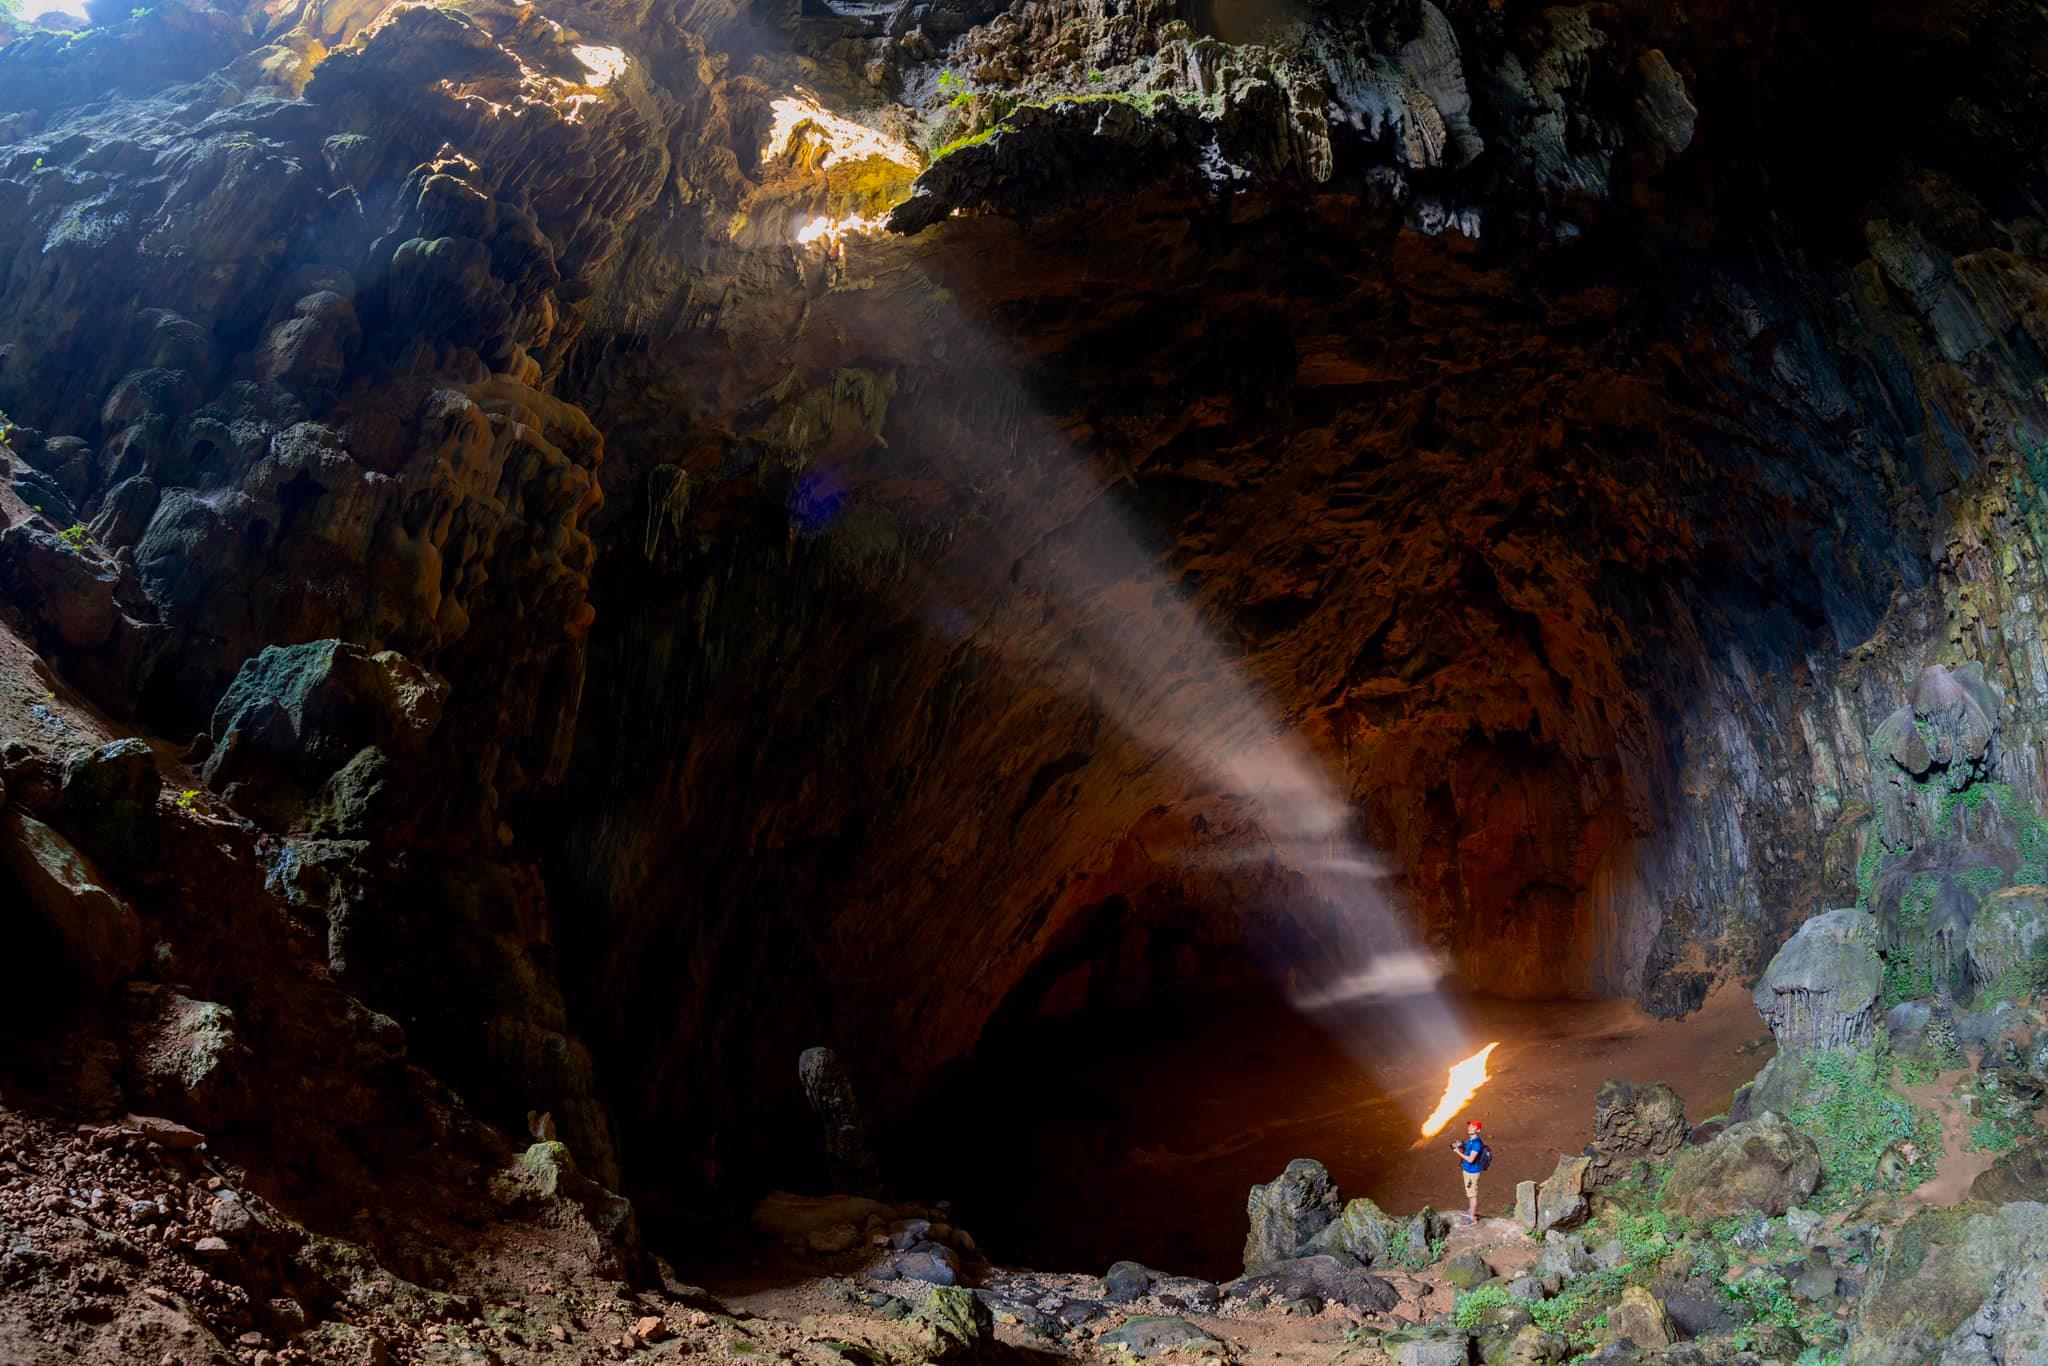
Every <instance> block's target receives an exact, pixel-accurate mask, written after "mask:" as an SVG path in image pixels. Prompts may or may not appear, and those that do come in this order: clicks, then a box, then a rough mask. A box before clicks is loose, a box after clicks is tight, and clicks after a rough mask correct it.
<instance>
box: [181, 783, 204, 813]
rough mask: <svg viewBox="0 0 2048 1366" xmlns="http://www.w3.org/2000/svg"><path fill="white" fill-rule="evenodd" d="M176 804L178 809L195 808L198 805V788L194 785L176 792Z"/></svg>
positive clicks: (187, 809) (188, 809)
mask: <svg viewBox="0 0 2048 1366" xmlns="http://www.w3.org/2000/svg"><path fill="white" fill-rule="evenodd" d="M176 805H177V808H178V809H179V810H180V811H191V810H193V809H195V808H196V807H197V806H198V805H199V789H198V788H196V787H188V788H186V789H185V790H184V791H183V792H180V793H179V794H178V800H177V803H176Z"/></svg>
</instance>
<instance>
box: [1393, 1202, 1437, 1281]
mask: <svg viewBox="0 0 2048 1366" xmlns="http://www.w3.org/2000/svg"><path fill="white" fill-rule="evenodd" d="M1450 1231H1451V1229H1450V1225H1449V1224H1448V1223H1447V1222H1446V1221H1445V1220H1444V1217H1443V1216H1442V1215H1441V1214H1438V1213H1437V1212H1436V1211H1435V1210H1434V1209H1431V1208H1430V1207H1429V1206H1428V1205H1424V1206H1423V1207H1422V1208H1421V1209H1419V1210H1417V1211H1415V1213H1413V1214H1411V1215H1409V1216H1408V1218H1407V1219H1405V1220H1403V1221H1402V1223H1401V1231H1400V1236H1399V1237H1398V1238H1397V1240H1396V1241H1395V1244H1394V1246H1393V1247H1392V1248H1391V1249H1389V1255H1390V1256H1391V1257H1393V1258H1394V1260H1395V1261H1398V1262H1400V1263H1402V1264H1404V1265H1407V1266H1411V1267H1422V1266H1428V1265H1429V1264H1430V1263H1431V1262H1434V1261H1435V1260H1436V1259H1437V1258H1438V1257H1441V1256H1442V1255H1443V1240H1444V1238H1445V1237H1446V1236H1448V1235H1449V1233H1450Z"/></svg>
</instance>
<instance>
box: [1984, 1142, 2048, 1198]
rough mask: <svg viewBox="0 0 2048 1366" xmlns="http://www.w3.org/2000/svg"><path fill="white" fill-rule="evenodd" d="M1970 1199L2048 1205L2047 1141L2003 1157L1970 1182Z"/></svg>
mask: <svg viewBox="0 0 2048 1366" xmlns="http://www.w3.org/2000/svg"><path fill="white" fill-rule="evenodd" d="M1970 1198H1971V1199H1972V1200H1982V1201H1984V1202H1985V1203H1986V1204H1992V1205H2006V1204H2011V1203H2012V1202H2013V1201H2015V1200H2032V1201H2041V1202H2048V1139H2036V1140H2034V1141H2033V1142H2032V1143H2023V1144H2021V1145H2020V1146H2019V1147H2017V1148H2014V1149H2013V1150H2012V1151H2011V1152H2008V1153H2004V1154H2002V1155H2001V1156H2000V1157H1999V1159H1998V1160H1997V1161H1996V1162H1993V1163H1992V1164H1991V1166H1990V1167H1989V1168H1987V1169H1986V1170H1984V1171H1981V1172H1979V1173H1978V1174H1977V1179H1976V1180H1975V1181H1972V1182H1971V1183H1970Z"/></svg>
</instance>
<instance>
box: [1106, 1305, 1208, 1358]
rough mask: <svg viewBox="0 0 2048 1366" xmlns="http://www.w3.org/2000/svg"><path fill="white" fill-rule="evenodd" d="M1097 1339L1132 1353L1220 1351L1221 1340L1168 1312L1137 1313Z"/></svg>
mask: <svg viewBox="0 0 2048 1366" xmlns="http://www.w3.org/2000/svg"><path fill="white" fill-rule="evenodd" d="M1096 1341H1097V1343H1098V1344H1099V1345H1100V1346H1102V1347H1106V1348H1110V1349H1113V1350H1115V1351H1118V1352H1124V1353H1128V1354H1129V1355H1131V1356H1134V1357H1160V1356H1166V1355H1168V1354H1169V1353H1171V1354H1173V1355H1176V1356H1178V1355H1182V1354H1186V1355H1190V1356H1197V1355H1215V1356H1221V1355H1222V1354H1223V1344H1222V1343H1220V1342H1218V1341H1217V1340H1216V1339H1215V1338H1213V1337H1211V1336H1209V1334H1207V1333H1205V1332H1203V1331H1202V1330H1201V1329H1199V1328H1197V1327H1195V1325H1193V1324H1192V1323H1189V1322H1188V1321H1187V1320H1186V1319H1183V1318H1175V1317H1170V1316H1148V1315H1142V1314H1141V1315H1138V1316H1136V1317H1134V1318H1129V1319H1125V1320H1124V1321H1123V1323H1121V1324H1119V1325H1118V1326H1117V1327H1115V1328H1112V1329H1110V1330H1109V1331H1108V1332H1107V1333H1104V1334H1103V1335H1102V1336H1101V1337H1100V1338H1098V1339H1096Z"/></svg>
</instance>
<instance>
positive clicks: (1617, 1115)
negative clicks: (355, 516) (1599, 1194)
mask: <svg viewBox="0 0 2048 1366" xmlns="http://www.w3.org/2000/svg"><path fill="white" fill-rule="evenodd" d="M1686 1132H1687V1127H1686V1122H1685V1101H1684V1100H1683V1099H1682V1098H1681V1097H1680V1096H1679V1094H1678V1092H1676V1091H1674V1090H1672V1089H1671V1088H1670V1087H1669V1086H1667V1085H1665V1084H1664V1083H1663V1082H1661V1081H1660V1082H1656V1083H1653V1084H1652V1085H1649V1086H1637V1085H1635V1084H1634V1083H1632V1082H1627V1081H1619V1080H1612V1081H1607V1082H1604V1083H1602V1084H1601V1087H1600V1094H1599V1095H1598V1096H1597V1097H1596V1098H1595V1099H1594V1102H1593V1142H1592V1144H1591V1145H1590V1146H1589V1147H1588V1148H1587V1149H1586V1157H1587V1159H1588V1163H1587V1167H1586V1175H1585V1181H1584V1188H1585V1189H1586V1190H1587V1191H1589V1192H1591V1191H1599V1190H1604V1189H1607V1188H1608V1187H1611V1186H1614V1185H1617V1184H1619V1183H1620V1182H1622V1181H1625V1180H1627V1179H1628V1178H1629V1177H1631V1176H1633V1175H1634V1174H1635V1171H1636V1167H1637V1165H1638V1164H1639V1163H1642V1162H1646V1161H1647V1162H1655V1161H1661V1160H1663V1159H1664V1158H1666V1157H1669V1156H1670V1155H1671V1154H1672V1153H1674V1152H1676V1151H1677V1150H1678V1147H1679V1145H1680V1144H1681V1143H1683V1142H1685V1136H1686Z"/></svg>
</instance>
